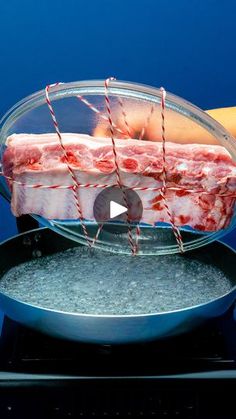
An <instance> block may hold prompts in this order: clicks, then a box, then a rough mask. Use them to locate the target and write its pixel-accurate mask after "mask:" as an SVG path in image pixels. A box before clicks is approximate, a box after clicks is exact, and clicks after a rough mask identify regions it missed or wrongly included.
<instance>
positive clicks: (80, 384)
mask: <svg viewBox="0 0 236 419" xmlns="http://www.w3.org/2000/svg"><path fill="white" fill-rule="evenodd" d="M0 368H1V371H0V387H1V388H0V418H1V419H3V418H5V417H6V418H17V419H18V418H24V419H25V418H26V419H27V418H34V419H38V418H65V417H76V418H79V417H84V418H87V417H88V418H92V417H107V418H110V417H116V418H117V417H122V418H125V417H131V418H132V417H154V418H155V417H157V418H159V417H166V418H170V417H171V418H172V417H180V418H224V419H227V418H235V406H234V397H232V391H233V392H234V391H235V388H236V387H235V386H236V322H235V320H234V312H233V308H232V309H231V310H229V312H228V313H227V314H226V315H224V316H223V317H221V318H220V319H218V320H214V321H210V322H208V323H206V324H205V325H204V326H203V327H201V328H198V329H196V330H194V331H193V332H191V333H188V334H186V335H182V336H179V337H176V338H171V339H167V340H162V341H157V342H149V343H142V344H133V345H119V346H110V345H103V346H98V345H91V344H89V345H88V344H82V343H74V342H69V341H64V340H59V339H54V338H51V337H48V336H45V335H42V334H39V333H38V332H35V331H32V330H30V329H27V328H25V327H23V326H20V325H19V324H18V323H16V322H13V321H12V320H9V319H8V318H6V317H5V319H4V324H3V329H2V336H1V339H0Z"/></svg>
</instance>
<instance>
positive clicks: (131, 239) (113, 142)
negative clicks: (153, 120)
mask: <svg viewBox="0 0 236 419" xmlns="http://www.w3.org/2000/svg"><path fill="white" fill-rule="evenodd" d="M112 80H115V78H114V77H109V78H108V79H106V80H105V83H104V87H105V103H106V109H107V115H108V121H109V127H110V134H111V142H112V149H113V155H114V163H115V172H116V179H117V184H118V186H119V188H120V190H121V191H122V194H123V199H124V203H125V206H126V207H127V208H128V210H129V203H128V200H127V196H126V192H125V190H124V186H123V185H122V180H121V176H120V170H119V165H118V156H117V152H116V144H115V138H114V126H113V121H112V116H111V106H110V99H109V94H108V87H109V83H110V81H112ZM128 213H129V211H128ZM127 224H128V240H129V244H130V247H131V252H132V254H133V255H135V254H136V246H135V243H134V241H133V237H132V230H131V224H130V220H129V214H127Z"/></svg>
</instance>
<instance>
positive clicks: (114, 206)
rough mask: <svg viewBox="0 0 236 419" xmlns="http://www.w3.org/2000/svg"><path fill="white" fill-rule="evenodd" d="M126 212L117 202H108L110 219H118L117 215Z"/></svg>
mask: <svg viewBox="0 0 236 419" xmlns="http://www.w3.org/2000/svg"><path fill="white" fill-rule="evenodd" d="M125 212H127V208H126V207H124V206H123V205H120V204H118V203H117V202H114V201H110V218H115V217H118V215H121V214H124V213H125Z"/></svg>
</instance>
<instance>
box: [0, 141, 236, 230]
mask: <svg viewBox="0 0 236 419" xmlns="http://www.w3.org/2000/svg"><path fill="white" fill-rule="evenodd" d="M62 140H63V144H64V146H65V148H66V152H67V156H68V159H69V163H70V167H71V168H72V170H73V172H74V174H75V176H76V179H77V182H78V183H79V184H87V183H89V184H101V185H102V184H109V185H113V184H116V183H117V177H116V172H115V161H114V154H113V149H112V144H111V140H110V139H109V138H95V137H91V136H88V135H84V134H72V133H64V134H62ZM115 142H116V151H117V158H118V165H119V172H120V176H121V179H122V183H123V185H124V186H126V187H149V188H161V187H162V186H163V185H162V144H161V143H159V142H155V143H150V141H149V142H146V141H140V140H131V139H130V140H124V139H122V140H119V139H117V140H115ZM6 146H7V147H6V150H5V152H4V155H3V169H4V174H5V175H6V176H8V177H10V178H12V179H14V180H15V181H18V182H21V183H25V184H28V185H35V184H43V185H73V182H72V179H71V175H70V174H69V171H68V168H67V165H66V162H65V156H64V153H63V151H62V148H61V146H60V144H59V141H58V137H57V135H56V134H13V135H11V136H10V137H8V139H7V142H6ZM166 168H167V187H168V188H178V190H172V189H167V191H166V200H167V203H168V206H169V208H170V211H171V213H172V217H173V220H174V222H175V224H176V225H178V226H182V225H188V226H191V227H193V228H195V229H197V230H202V231H216V230H219V229H222V228H226V227H227V226H228V225H229V223H230V221H231V218H232V215H233V210H234V205H235V195H236V164H235V162H233V160H232V158H231V156H230V154H229V153H228V152H227V150H226V149H225V148H224V147H222V146H220V145H219V146H216V145H203V144H185V145H182V144H176V143H170V142H167V143H166ZM9 185H10V188H11V191H12V199H11V208H12V212H13V214H14V215H15V216H20V215H22V214H29V213H34V214H37V215H41V216H43V217H45V218H47V219H59V220H67V219H70V220H73V219H78V218H79V216H78V210H77V207H76V205H75V199H74V196H73V191H72V190H70V189H33V188H28V187H26V186H23V185H19V184H17V183H14V182H11V181H9ZM101 190H102V188H78V189H77V194H78V198H79V202H80V205H81V208H82V213H83V218H84V219H87V220H93V219H94V215H93V204H94V201H95V199H96V197H97V195H98V194H99V193H100V192H101ZM187 190H191V191H192V192H187ZM197 191H201V192H197ZM137 193H138V194H139V196H140V198H141V200H142V203H143V209H144V210H143V216H142V220H141V221H142V222H144V223H148V224H154V223H156V222H158V221H162V222H169V218H168V215H167V213H166V209H165V207H164V203H163V200H162V198H161V196H160V193H159V191H137ZM221 194H224V195H228V196H220V195H221Z"/></svg>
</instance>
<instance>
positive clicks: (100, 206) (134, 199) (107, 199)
mask: <svg viewBox="0 0 236 419" xmlns="http://www.w3.org/2000/svg"><path fill="white" fill-rule="evenodd" d="M93 214H94V218H95V220H96V221H97V223H98V224H103V228H104V229H105V230H108V231H109V232H115V233H117V232H118V233H119V232H120V231H121V230H122V231H125V229H127V227H128V225H131V226H132V227H135V226H136V224H137V223H138V222H139V221H140V220H141V218H142V214H143V206H142V201H141V199H140V198H139V195H138V194H137V193H136V192H135V191H133V190H131V189H128V188H122V189H121V188H118V187H110V188H105V189H103V190H102V192H100V193H99V194H98V196H97V198H96V199H95V202H94V207H93ZM114 224H116V225H118V226H123V227H122V229H120V228H118V229H117V228H116V229H114Z"/></svg>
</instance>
